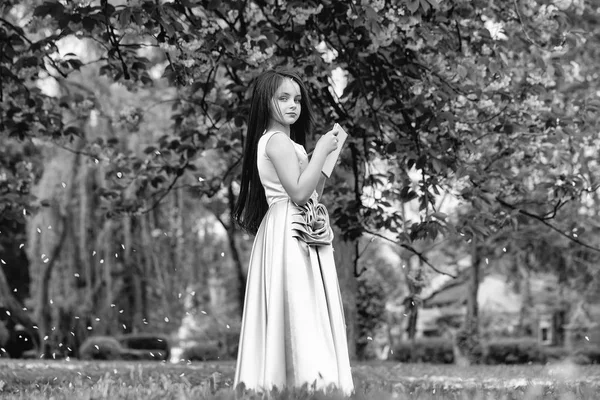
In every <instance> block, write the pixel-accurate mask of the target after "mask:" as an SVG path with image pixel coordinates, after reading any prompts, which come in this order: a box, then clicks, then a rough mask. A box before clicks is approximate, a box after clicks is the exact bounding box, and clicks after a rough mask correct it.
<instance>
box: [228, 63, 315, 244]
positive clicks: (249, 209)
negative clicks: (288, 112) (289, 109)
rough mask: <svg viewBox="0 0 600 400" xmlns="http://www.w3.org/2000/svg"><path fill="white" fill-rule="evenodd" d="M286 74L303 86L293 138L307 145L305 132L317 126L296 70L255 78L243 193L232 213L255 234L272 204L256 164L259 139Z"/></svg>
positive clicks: (245, 156)
mask: <svg viewBox="0 0 600 400" xmlns="http://www.w3.org/2000/svg"><path fill="white" fill-rule="evenodd" d="M285 78H290V79H292V80H293V81H294V82H296V83H297V84H298V86H300V95H301V98H302V99H301V101H300V106H301V110H300V116H299V117H298V120H297V121H296V122H295V123H294V124H293V125H291V126H290V137H291V139H292V140H293V141H294V142H296V143H298V144H301V145H302V146H304V144H305V143H306V136H307V135H311V134H312V130H313V126H314V116H313V112H312V109H311V104H310V100H309V98H308V91H307V90H306V87H305V86H304V84H303V83H302V81H301V80H300V77H299V76H298V75H297V74H295V73H294V72H291V71H274V70H268V71H265V72H263V73H262V74H261V75H259V76H258V77H257V78H256V81H255V82H254V88H253V90H252V100H251V103H250V116H249V118H248V132H247V133H246V143H245V147H244V160H243V162H242V182H241V186H240V195H239V196H238V199H237V203H236V205H235V209H234V211H233V217H234V218H235V220H236V222H237V223H238V225H239V226H240V227H242V228H243V229H244V230H246V231H248V232H250V233H252V234H256V232H257V231H258V227H259V226H260V223H261V221H262V219H263V217H264V216H265V214H266V213H267V210H268V208H269V206H268V205H267V199H266V197H265V191H264V189H263V187H262V185H261V183H260V178H259V176H258V166H257V164H256V161H257V154H256V152H257V149H258V140H259V139H260V137H261V136H262V134H263V133H264V132H265V130H266V129H267V127H268V125H269V121H270V118H271V102H272V99H273V96H274V95H275V92H276V91H277V89H278V88H279V86H280V85H281V83H282V82H283V80H284V79H285Z"/></svg>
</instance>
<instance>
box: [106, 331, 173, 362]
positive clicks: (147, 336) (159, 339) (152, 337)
mask: <svg viewBox="0 0 600 400" xmlns="http://www.w3.org/2000/svg"><path fill="white" fill-rule="evenodd" d="M116 339H117V340H118V341H119V343H120V344H121V345H122V346H123V347H125V348H126V349H133V350H148V351H146V352H145V353H152V355H151V357H153V358H155V359H157V360H160V361H163V360H164V361H168V360H169V357H170V355H171V345H170V342H169V339H168V338H166V337H165V336H163V335H156V334H152V333H130V334H127V335H121V336H117V337H116Z"/></svg>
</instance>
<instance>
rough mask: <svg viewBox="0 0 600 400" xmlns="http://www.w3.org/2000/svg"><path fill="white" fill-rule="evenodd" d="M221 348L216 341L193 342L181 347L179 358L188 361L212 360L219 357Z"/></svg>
mask: <svg viewBox="0 0 600 400" xmlns="http://www.w3.org/2000/svg"><path fill="white" fill-rule="evenodd" d="M220 356H221V350H220V348H219V343H218V342H217V341H210V342H202V343H195V344H193V345H191V346H188V347H186V348H184V349H183V352H182V353H181V358H182V359H184V360H189V361H213V360H218V359H220Z"/></svg>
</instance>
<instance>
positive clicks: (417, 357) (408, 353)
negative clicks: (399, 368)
mask: <svg viewBox="0 0 600 400" xmlns="http://www.w3.org/2000/svg"><path fill="white" fill-rule="evenodd" d="M394 358H395V359H396V360H397V361H400V362H423V363H435V364H452V363H453V362H454V351H453V349H452V342H451V341H450V340H448V339H442V338H439V339H438V338H435V339H433V338H432V339H419V340H415V341H413V342H402V343H400V344H399V345H398V346H396V349H395V350H394Z"/></svg>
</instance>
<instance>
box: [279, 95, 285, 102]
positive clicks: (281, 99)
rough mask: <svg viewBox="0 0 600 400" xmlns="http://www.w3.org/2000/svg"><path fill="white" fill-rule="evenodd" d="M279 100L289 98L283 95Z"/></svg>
mask: <svg viewBox="0 0 600 400" xmlns="http://www.w3.org/2000/svg"><path fill="white" fill-rule="evenodd" d="M279 100H280V101H286V100H287V97H286V96H282V97H280V98H279Z"/></svg>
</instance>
